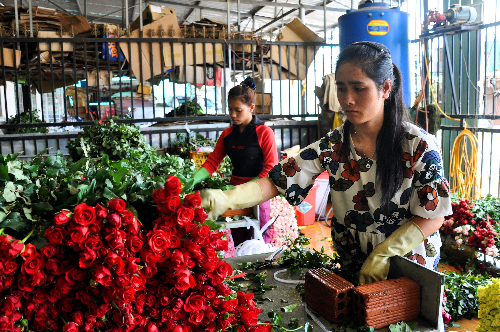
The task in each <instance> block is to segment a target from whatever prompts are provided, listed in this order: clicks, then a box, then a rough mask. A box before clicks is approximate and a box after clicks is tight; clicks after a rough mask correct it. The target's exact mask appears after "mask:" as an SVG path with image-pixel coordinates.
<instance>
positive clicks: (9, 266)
mask: <svg viewBox="0 0 500 332" xmlns="http://www.w3.org/2000/svg"><path fill="white" fill-rule="evenodd" d="M16 270H17V263H16V261H13V260H8V261H6V262H3V271H2V269H0V273H4V274H11V273H14V272H16ZM0 287H1V286H0Z"/></svg>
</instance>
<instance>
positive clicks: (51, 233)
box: [45, 227, 66, 244]
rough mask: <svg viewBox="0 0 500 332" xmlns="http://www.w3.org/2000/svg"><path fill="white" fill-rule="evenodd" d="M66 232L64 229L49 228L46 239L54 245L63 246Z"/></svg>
mask: <svg viewBox="0 0 500 332" xmlns="http://www.w3.org/2000/svg"><path fill="white" fill-rule="evenodd" d="M65 235H66V232H65V231H64V228H62V227H55V228H50V227H49V228H47V230H46V231H45V238H46V239H47V241H49V242H50V243H52V244H61V243H62V241H63V239H64V236H65Z"/></svg>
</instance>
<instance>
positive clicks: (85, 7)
mask: <svg viewBox="0 0 500 332" xmlns="http://www.w3.org/2000/svg"><path fill="white" fill-rule="evenodd" d="M83 16H85V19H87V0H83Z"/></svg>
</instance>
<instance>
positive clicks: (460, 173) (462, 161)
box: [421, 39, 480, 198]
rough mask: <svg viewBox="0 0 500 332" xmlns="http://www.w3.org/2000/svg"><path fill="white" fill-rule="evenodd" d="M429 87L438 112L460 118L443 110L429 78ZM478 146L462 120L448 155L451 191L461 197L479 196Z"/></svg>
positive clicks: (447, 116)
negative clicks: (468, 143)
mask: <svg viewBox="0 0 500 332" xmlns="http://www.w3.org/2000/svg"><path fill="white" fill-rule="evenodd" d="M421 42H422V44H423V43H424V41H423V39H421ZM422 49H423V50H424V59H425V69H426V71H427V75H429V64H428V61H427V54H426V52H425V45H424V47H422ZM464 60H465V59H464ZM429 87H430V90H431V93H432V98H433V99H434V100H435V101H436V103H435V105H436V106H437V109H438V110H439V112H441V114H443V115H444V117H445V118H447V119H450V120H453V121H460V119H454V118H452V117H450V116H449V115H448V114H446V113H445V112H443V110H442V109H441V107H440V106H439V104H438V102H437V98H436V96H435V95H434V89H433V88H432V81H431V80H429ZM467 139H468V140H469V141H470V145H471V154H470V158H469V156H468V152H467ZM478 146H479V143H478V140H477V138H476V136H475V135H474V134H473V133H472V132H471V131H470V130H469V129H467V121H464V130H462V131H461V132H460V134H458V136H457V138H455V141H454V142H453V148H452V152H451V156H450V177H451V179H452V183H451V191H452V192H455V193H458V194H459V195H460V196H461V197H463V198H479V197H480V190H479V184H478V176H477V150H478Z"/></svg>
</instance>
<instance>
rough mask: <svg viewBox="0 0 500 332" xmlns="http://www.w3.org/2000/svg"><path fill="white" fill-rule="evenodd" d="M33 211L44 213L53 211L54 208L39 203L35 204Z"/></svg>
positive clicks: (45, 203) (47, 204)
mask: <svg viewBox="0 0 500 332" xmlns="http://www.w3.org/2000/svg"><path fill="white" fill-rule="evenodd" d="M33 210H35V211H39V212H42V213H44V212H47V211H53V210H54V208H53V207H52V205H50V204H49V203H47V202H37V203H33Z"/></svg>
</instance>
